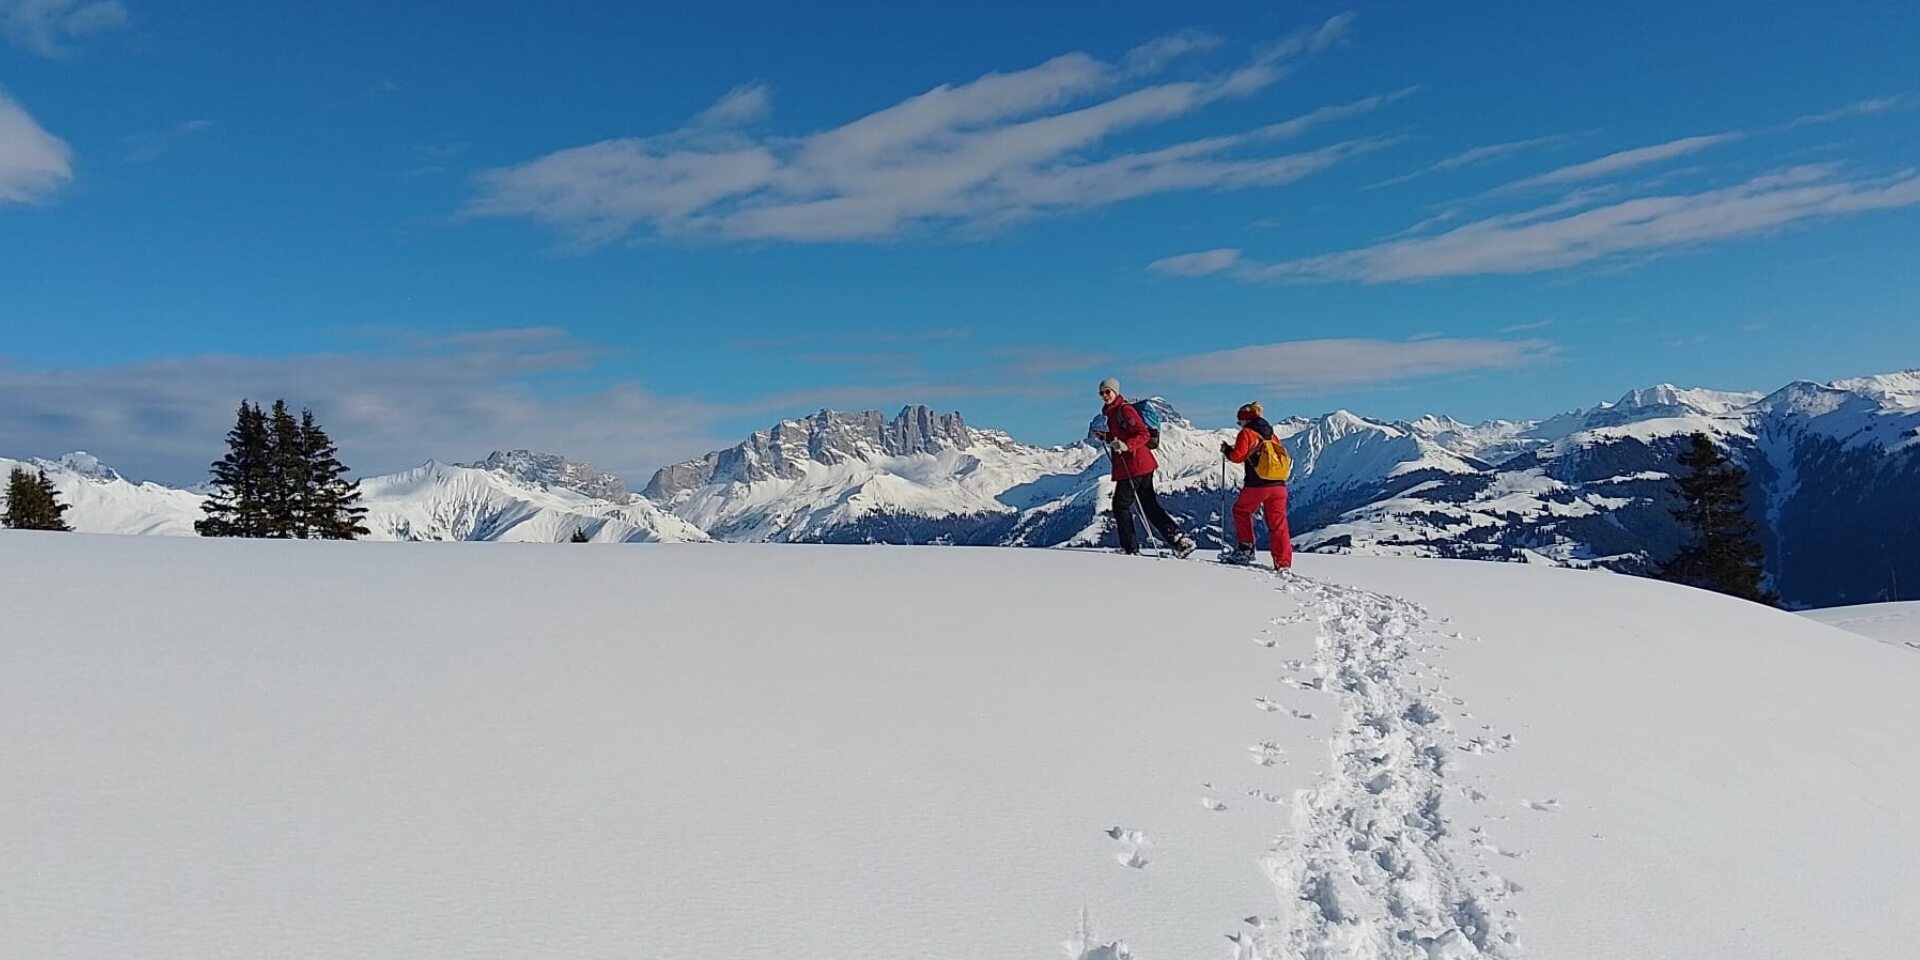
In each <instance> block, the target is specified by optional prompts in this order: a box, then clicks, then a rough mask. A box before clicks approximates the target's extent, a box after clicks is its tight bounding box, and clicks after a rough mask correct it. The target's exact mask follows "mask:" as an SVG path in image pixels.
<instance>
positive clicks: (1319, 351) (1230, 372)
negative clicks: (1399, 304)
mask: <svg viewBox="0 0 1920 960" xmlns="http://www.w3.org/2000/svg"><path fill="white" fill-rule="evenodd" d="M1554 353H1555V347H1554V346H1553V345H1552V344H1551V343H1548V342H1547V341H1544V340H1474V339H1453V338H1445V337H1441V338H1435V339H1424V340H1411V341H1401V340H1362V339H1328V340H1289V341H1283V342H1280V343H1263V344H1256V345H1253V346H1246V347H1238V348H1235V349H1232V350H1216V351H1213V352H1211V353H1200V354H1193V355H1190V356H1184V357H1175V358H1172V359H1169V360H1162V361H1159V362H1157V363H1151V364H1147V365H1146V366H1143V367H1140V368H1138V369H1137V370H1135V371H1132V372H1131V373H1130V374H1129V375H1130V376H1138V377H1142V378H1146V379H1151V380H1167V381H1172V382H1176V383H1182V384H1188V385H1200V386H1206V385H1213V386H1249V387H1258V388H1261V389H1265V390H1271V391H1275V392H1279V393H1295V394H1299V393H1311V392H1314V391H1317V390H1326V389H1330V388H1335V387H1351V386H1359V385H1369V384H1384V383H1393V382H1396V381H1401V380H1411V379H1416V378H1420V377H1432V376H1441V375H1445V374H1456V373H1471V372H1474V371H1479V370H1510V369H1514V368H1516V367H1524V366H1530V365H1533V364H1537V363H1542V362H1545V361H1547V360H1549V359H1551V358H1552V357H1553V355H1554Z"/></svg>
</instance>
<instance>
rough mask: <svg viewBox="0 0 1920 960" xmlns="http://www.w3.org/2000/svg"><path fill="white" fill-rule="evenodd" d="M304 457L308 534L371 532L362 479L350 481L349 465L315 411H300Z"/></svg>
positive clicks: (341, 536)
mask: <svg viewBox="0 0 1920 960" xmlns="http://www.w3.org/2000/svg"><path fill="white" fill-rule="evenodd" d="M299 434H300V445H301V453H302V456H301V460H302V462H303V463H304V464H305V470H306V473H305V477H304V483H305V485H306V486H305V489H306V494H305V496H306V502H305V505H304V507H303V512H302V516H303V517H304V522H305V524H306V530H307V534H306V535H307V536H309V537H313V538H316V539H320V540H355V539H358V538H360V537H364V536H366V535H367V533H368V530H367V528H366V525H365V524H363V523H361V521H362V520H365V519H366V516H367V508H366V507H363V506H361V505H360V481H358V480H351V481H350V480H348V479H347V478H346V476H347V473H348V470H347V466H346V464H343V463H341V462H340V451H339V449H338V448H336V447H335V446H334V445H333V438H331V437H329V436H327V431H326V430H324V429H322V428H321V426H320V424H319V423H318V422H317V421H315V420H314V419H313V411H311V410H302V411H300V426H299Z"/></svg>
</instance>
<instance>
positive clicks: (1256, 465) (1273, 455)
mask: <svg viewBox="0 0 1920 960" xmlns="http://www.w3.org/2000/svg"><path fill="white" fill-rule="evenodd" d="M1248 459H1249V460H1252V461H1253V475H1254V476H1256V477H1259V478H1260V479H1262V480H1278V481H1280V482H1281V483H1285V482H1287V480H1288V478H1290V477H1292V476H1293V456H1292V455H1291V454H1289V453H1287V447H1286V444H1283V443H1281V442H1280V438H1279V437H1262V438H1260V442H1259V443H1257V444H1254V447H1253V453H1252V454H1250V455H1249V456H1248Z"/></svg>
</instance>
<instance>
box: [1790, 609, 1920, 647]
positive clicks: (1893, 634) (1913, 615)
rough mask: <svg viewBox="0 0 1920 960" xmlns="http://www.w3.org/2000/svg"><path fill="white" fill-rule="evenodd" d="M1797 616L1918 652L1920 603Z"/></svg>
mask: <svg viewBox="0 0 1920 960" xmlns="http://www.w3.org/2000/svg"><path fill="white" fill-rule="evenodd" d="M1800 615H1801V616H1803V617H1806V618H1807V619H1809V620H1812V621H1815V622H1817V623H1824V624H1826V625H1827V626H1830V627H1839V628H1840V629H1842V630H1845V631H1847V632H1849V633H1857V634H1859V635H1861V636H1863V637H1872V638H1873V639H1875V640H1881V641H1884V642H1886V643H1890V644H1893V645H1895V646H1899V647H1906V648H1909V649H1913V650H1920V600H1903V601H1899V602H1896V603H1861V604H1855V605H1854V606H1850V607H1826V608H1824V609H1821V610H1803V611H1801V612H1800Z"/></svg>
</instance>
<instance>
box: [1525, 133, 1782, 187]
mask: <svg viewBox="0 0 1920 960" xmlns="http://www.w3.org/2000/svg"><path fill="white" fill-rule="evenodd" d="M1744 136H1746V134H1744V133H1740V132H1737V131H1736V132H1733V133H1713V134H1706V135H1704V136H1698V137H1682V138H1680V139H1678V140H1669V141H1667V142H1666V143H1656V144H1653V145H1652V146H1646V147H1635V148H1634V149H1632V150H1621V151H1619V152H1618V153H1610V154H1607V155H1606V156H1604V157H1600V158H1598V159H1595V160H1588V161H1586V162H1585V163H1576V164H1573V165H1571V166H1565V167H1561V168H1559V169H1557V170H1549V171H1547V172H1546V173H1542V174H1539V175H1537V176H1532V177H1528V178H1526V179H1525V180H1521V181H1519V182H1517V183H1514V184H1512V185H1511V187H1512V188H1515V189H1518V188H1522V187H1542V186H1558V185H1562V184H1568V183H1579V182H1581V181H1584V180H1599V179H1602V178H1605V177H1610V176H1613V175H1614V174H1616V173H1620V172H1622V171H1626V170H1632V169H1634V168H1635V167H1644V166H1646V165H1648V164H1652V163H1660V162H1662V161H1665V160H1671V159H1673V158H1674V157H1684V156H1686V155H1688V154H1691V153H1699V152H1700V151H1702V150H1705V149H1707V148H1709V147H1715V146H1719V145H1720V144H1723V143H1728V142H1731V141H1734V140H1738V139H1740V138H1742V137H1744Z"/></svg>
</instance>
